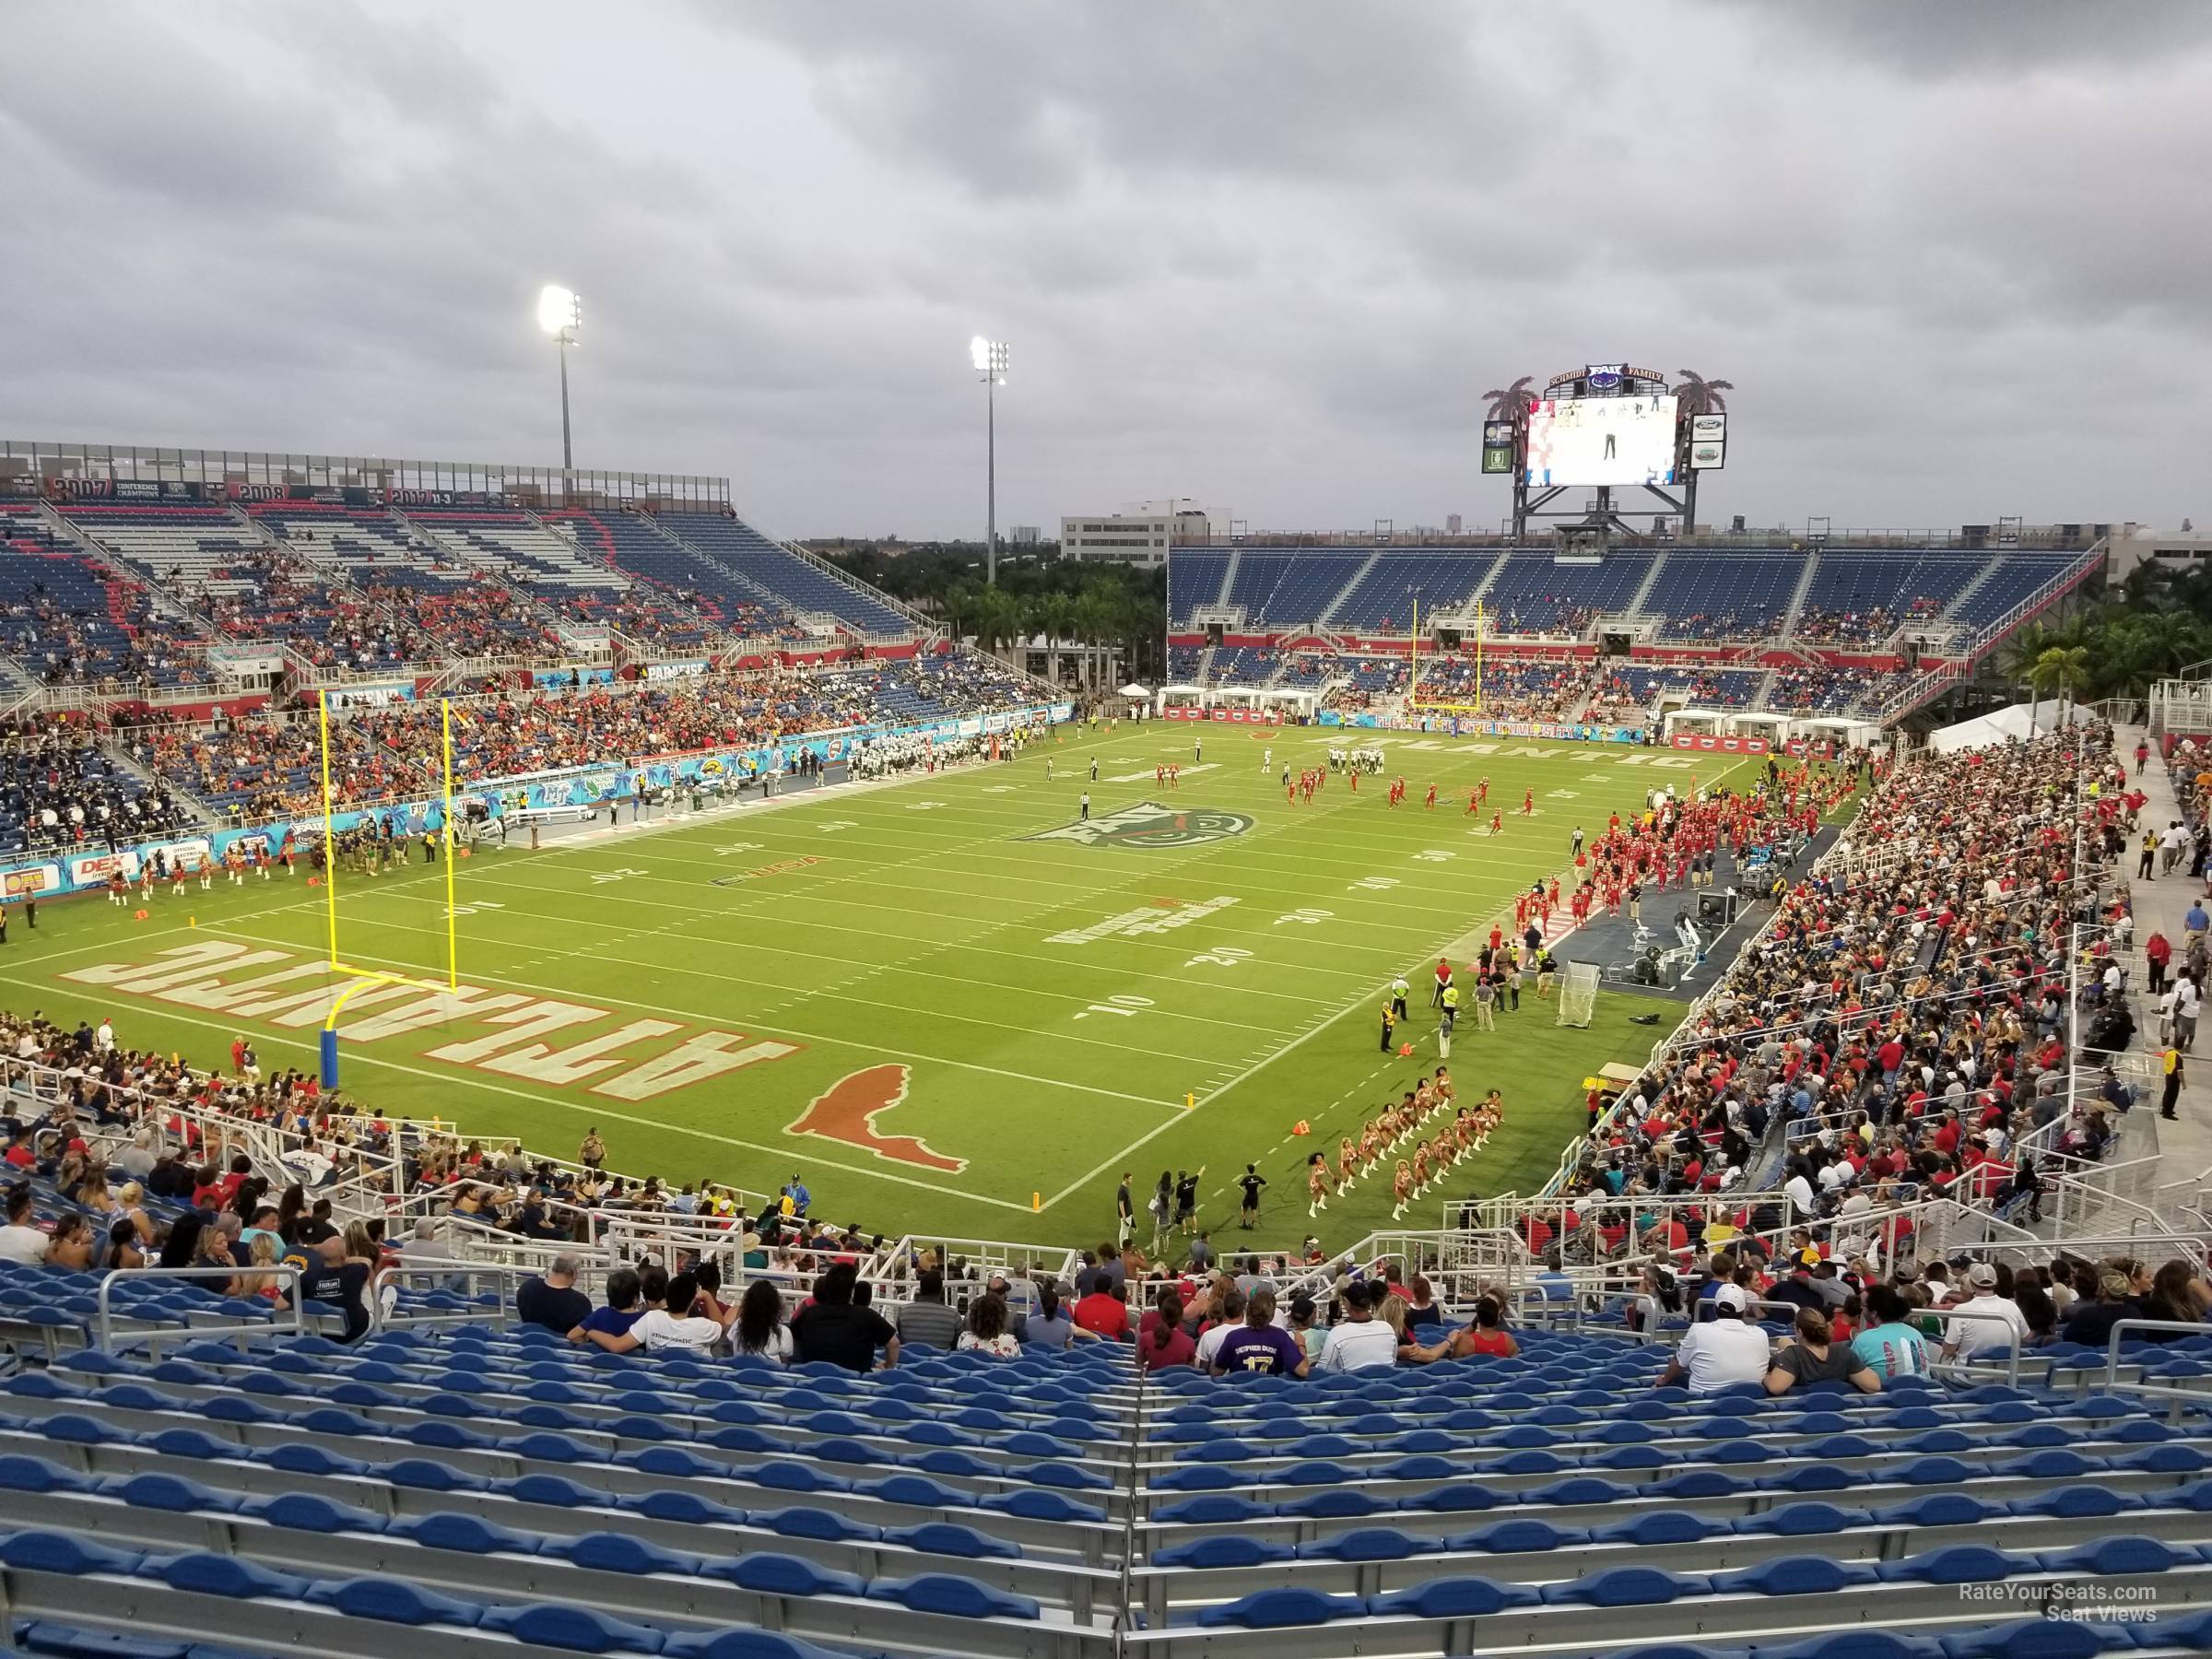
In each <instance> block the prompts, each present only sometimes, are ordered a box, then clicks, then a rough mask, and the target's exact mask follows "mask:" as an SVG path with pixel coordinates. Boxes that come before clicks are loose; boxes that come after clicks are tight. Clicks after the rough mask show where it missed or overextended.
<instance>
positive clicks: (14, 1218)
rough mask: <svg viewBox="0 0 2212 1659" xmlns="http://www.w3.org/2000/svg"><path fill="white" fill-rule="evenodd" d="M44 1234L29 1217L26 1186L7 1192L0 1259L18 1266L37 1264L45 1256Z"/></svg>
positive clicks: (0, 1229) (0, 1233) (0, 1236)
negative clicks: (5, 1219)
mask: <svg viewBox="0 0 2212 1659" xmlns="http://www.w3.org/2000/svg"><path fill="white" fill-rule="evenodd" d="M46 1242H47V1241H46V1235H45V1233H44V1232H43V1231H41V1230H40V1229H38V1228H36V1227H33V1226H32V1225H31V1220H30V1189H29V1187H28V1186H26V1187H18V1189H16V1190H15V1191H14V1192H12V1193H10V1194H8V1199H7V1225H6V1227H0V1262H13V1263H15V1264H16V1265H18V1267H37V1266H40V1265H42V1264H43V1263H44V1262H45V1260H46Z"/></svg>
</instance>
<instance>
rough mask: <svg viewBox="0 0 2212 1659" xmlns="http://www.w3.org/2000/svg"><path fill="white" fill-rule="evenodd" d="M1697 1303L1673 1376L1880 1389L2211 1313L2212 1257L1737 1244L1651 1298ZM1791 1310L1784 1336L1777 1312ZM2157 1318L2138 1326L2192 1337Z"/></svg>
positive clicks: (2158, 1336) (2150, 1337) (1714, 1388)
mask: <svg viewBox="0 0 2212 1659" xmlns="http://www.w3.org/2000/svg"><path fill="white" fill-rule="evenodd" d="M1654 1314H1656V1315H1657V1316H1658V1317H1660V1318H1665V1317H1667V1316H1669V1315H1673V1314H1683V1315H1688V1316H1690V1319H1691V1323H1690V1324H1689V1328H1688V1332H1687V1333H1686V1334H1685V1335H1684V1336H1683V1339H1682V1343H1681V1346H1680V1347H1679V1348H1678V1349H1677V1352H1676V1356H1675V1359H1674V1360H1673V1361H1672V1362H1671V1363H1670V1365H1669V1366H1668V1368H1667V1370H1666V1371H1664V1372H1663V1373H1661V1375H1660V1377H1659V1382H1660V1385H1661V1386H1666V1385H1668V1384H1672V1383H1679V1384H1682V1385H1683V1386H1684V1387H1686V1388H1687V1390H1688V1393H1689V1394H1692V1395H1705V1394H1717V1393H1719V1392H1720V1391H1722V1390H1723V1389H1726V1388H1729V1387H1732V1386H1735V1385H1736V1384H1739V1383H1757V1384H1761V1385H1763V1386H1764V1387H1765V1389H1766V1390H1767V1392H1768V1393H1769V1394H1785V1393H1787V1392H1789V1391H1790V1390H1791V1389H1792V1388H1795V1387H1799V1386H1802V1385H1804V1384H1807V1383H1813V1382H1842V1383H1846V1384H1848V1385H1849V1386H1851V1387H1853V1388H1856V1389H1858V1390H1859V1391H1860V1392H1862V1393H1866V1394H1873V1393H1877V1392H1878V1391H1879V1390H1880V1389H1881V1388H1882V1387H1883V1386H1884V1385H1885V1384H1887V1383H1888V1382H1890V1381H1892V1380H1893V1379H1895V1378H1898V1377H1908V1376H1925V1375H1927V1374H1928V1373H1929V1372H1930V1371H1932V1370H1933V1369H1934V1367H1935V1365H1936V1364H1937V1363H1938V1362H1945V1361H1954V1360H1991V1359H2001V1358H2004V1357H2005V1356H2006V1355H2009V1354H2013V1353H2021V1354H2027V1353H2031V1352H2033V1351H2034V1350H2035V1349H2037V1348H2039V1347H2051V1346H2053V1345H2054V1344H2057V1343H2061V1342H2066V1343H2075V1344H2078V1345H2081V1346H2083V1347H2099V1348H2100V1347H2104V1346H2105V1345H2106V1343H2107V1342H2108V1341H2109V1340H2110V1338H2111V1336H2112V1327H2113V1326H2114V1325H2116V1324H2119V1323H2120V1321H2122V1320H2124V1319H2145V1320H2152V1321H2157V1322H2162V1323H2165V1324H2181V1325H2203V1324H2206V1322H2207V1320H2212V1280H2207V1278H2206V1272H2205V1269H2204V1267H2203V1266H2202V1265H2201V1264H2196V1263H2192V1262H2189V1261H2185V1260H2183V1259H2181V1258H2178V1257H2176V1258H2173V1259H2171V1260H2169V1261H2167V1262H2165V1263H2164V1264H2162V1265H2159V1266H2157V1267H2155V1268H2154V1267H2153V1266H2152V1265H2150V1264H2149V1263H2147V1262H2146V1261H2143V1260H2141V1259H2140V1258H2137V1257H2132V1256H2115V1257H2106V1258H2102V1259H2100V1260H2098V1261H2094V1262H2092V1261H2087V1260H2084V1259H2082V1258H2080V1257H2077V1256H2074V1255H2070V1254H2068V1253H2065V1252H2063V1251H2060V1252H2056V1253H2053V1255H2052V1256H2051V1257H2050V1259H2048V1260H2047V1261H2042V1262H2038V1263H2036V1264H2035V1265H2032V1266H2027V1265H2022V1266H2018V1267H2016V1266H2015V1265H2012V1264H2011V1263H2009V1262H2004V1261H1985V1260H1979V1259H1977V1258H1976V1257H1975V1256H1974V1255H1972V1254H1971V1253H1959V1254H1957V1255H1954V1256H1952V1257H1949V1258H1944V1257H1941V1256H1938V1257H1935V1258H1934V1259H1932V1260H1929V1261H1927V1262H1924V1263H1921V1264H1918V1265H1913V1264H1906V1265H1900V1266H1899V1267H1896V1268H1894V1269H1892V1270H1889V1271H1888V1272H1885V1271H1884V1270H1883V1269H1882V1268H1881V1267H1880V1266H1879V1265H1878V1264H1877V1263H1876V1262H1874V1261H1872V1260H1870V1259H1868V1258H1866V1257H1864V1256H1853V1257H1849V1258H1844V1257H1840V1256H1835V1255H1830V1254H1829V1253H1826V1251H1825V1250H1824V1249H1823V1248H1821V1247H1818V1246H1806V1247H1805V1248H1803V1249H1802V1250H1795V1251H1792V1252H1790V1253H1786V1254H1784V1255H1782V1256H1780V1257H1774V1256H1771V1255H1769V1254H1768V1253H1765V1252H1764V1251H1763V1250H1759V1249H1751V1248H1746V1247H1744V1246H1741V1245H1736V1244H1730V1245H1728V1246H1726V1247H1724V1249H1722V1250H1719V1251H1717V1252H1715V1253H1713V1255H1712V1258H1711V1260H1710V1261H1709V1262H1700V1265H1699V1267H1698V1269H1697V1270H1696V1271H1694V1272H1685V1273H1684V1274H1682V1275H1680V1276H1679V1277H1677V1276H1675V1275H1673V1274H1671V1273H1665V1274H1662V1275H1658V1276H1655V1277H1654V1278H1653V1280H1652V1282H1651V1284H1650V1285H1649V1287H1647V1293H1646V1295H1645V1297H1644V1298H1643V1299H1642V1300H1641V1305H1640V1307H1639V1310H1638V1317H1639V1319H1640V1320H1641V1319H1646V1318H1650V1317H1653V1315H1654ZM1777 1319H1780V1320H1783V1321H1786V1322H1787V1324H1788V1327H1789V1331H1790V1334H1789V1335H1786V1336H1783V1337H1782V1338H1780V1339H1779V1340H1777V1339H1776V1338H1775V1337H1773V1336H1772V1335H1770V1334H1769V1332H1768V1331H1767V1330H1766V1329H1765V1328H1763V1324H1764V1322H1770V1321H1773V1320H1777ZM2187 1334H2188V1333H2187V1332H2185V1331H2171V1330H2157V1331H2153V1330H2146V1331H2143V1332H2141V1333H2139V1334H2137V1335H2138V1339H2139V1340H2143V1341H2148V1342H2155V1343H2167V1342H2173V1341H2178V1340H2180V1339H2181V1338H2182V1337H2183V1336H2184V1335H2187Z"/></svg>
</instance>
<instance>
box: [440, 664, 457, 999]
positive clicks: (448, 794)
mask: <svg viewBox="0 0 2212 1659" xmlns="http://www.w3.org/2000/svg"><path fill="white" fill-rule="evenodd" d="M438 724H439V728H440V738H441V747H443V748H444V751H445V756H444V762H445V798H444V800H443V802H442V803H441V806H440V808H439V810H440V812H441V815H442V816H441V819H440V822H439V825H438V836H439V839H440V840H441V841H443V842H444V843H445V984H446V989H447V990H449V991H458V990H459V989H460V988H461V943H460V933H459V925H460V912H459V910H458V909H457V908H455V906H454V903H453V857H454V854H455V853H456V851H457V846H456V843H455V841H454V839H453V699H452V698H450V697H441V698H440V699H439V700H438Z"/></svg>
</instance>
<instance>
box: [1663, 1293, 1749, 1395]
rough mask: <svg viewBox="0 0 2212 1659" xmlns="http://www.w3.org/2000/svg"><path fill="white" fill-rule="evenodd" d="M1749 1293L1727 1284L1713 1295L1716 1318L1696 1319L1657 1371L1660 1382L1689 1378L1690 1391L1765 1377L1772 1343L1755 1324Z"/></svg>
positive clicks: (1711, 1390)
mask: <svg viewBox="0 0 2212 1659" xmlns="http://www.w3.org/2000/svg"><path fill="white" fill-rule="evenodd" d="M1750 1312H1751V1293H1750V1292H1749V1291H1748V1290H1746V1289H1745V1288H1743V1287H1742V1286H1741V1285H1723V1286H1722V1287H1721V1288H1719V1289H1718V1290H1716V1291H1714V1292H1713V1295H1712V1319H1710V1320H1708V1321H1706V1322H1705V1323H1703V1324H1693V1325H1691V1326H1690V1327H1689V1329H1688V1332H1686V1333H1685V1334H1684V1335H1683V1337H1682V1345H1681V1347H1677V1349H1676V1350H1675V1357H1674V1358H1673V1359H1670V1360H1668V1361H1667V1365H1666V1370H1665V1371H1662V1372H1661V1373H1660V1376H1659V1386H1660V1387H1661V1388H1667V1387H1671V1386H1673V1385H1674V1384H1676V1383H1687V1384H1688V1388H1689V1392H1690V1393H1691V1394H1718V1393H1720V1392H1721V1390H1723V1389H1724V1388H1732V1387H1734V1386H1735V1384H1736V1383H1738V1382H1764V1381H1765V1380H1766V1375H1767V1370H1768V1352H1769V1348H1770V1347H1771V1345H1770V1344H1769V1342H1768V1341H1767V1334H1766V1332H1764V1331H1762V1330H1760V1329H1759V1326H1757V1325H1755V1324H1751V1323H1750V1322H1749V1319H1748V1317H1747V1315H1748V1314H1749V1313H1750Z"/></svg>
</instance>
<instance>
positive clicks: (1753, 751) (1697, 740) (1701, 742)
mask: <svg viewBox="0 0 2212 1659" xmlns="http://www.w3.org/2000/svg"><path fill="white" fill-rule="evenodd" d="M1674 747H1677V748H1678V749H1691V750H1695V751H1696V752H1698V753H1700V754H1714V755H1763V754H1765V753H1766V752H1767V751H1768V749H1769V748H1771V747H1772V745H1771V744H1769V743H1768V741H1767V740H1766V739H1765V738H1764V737H1736V736H1732V735H1722V734H1720V733H1718V732H1677V733H1676V734H1675V736H1674Z"/></svg>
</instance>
